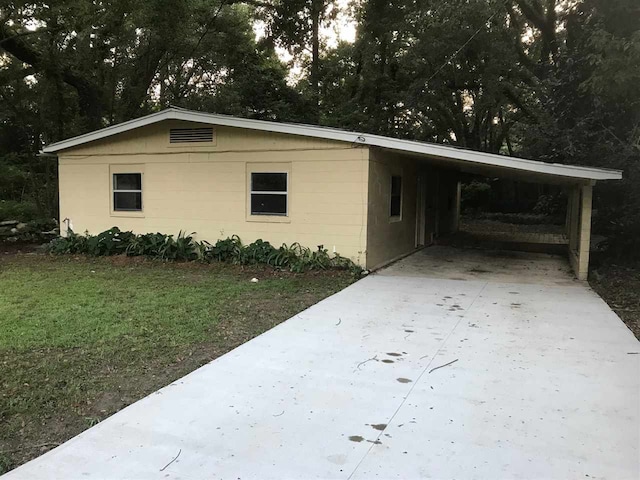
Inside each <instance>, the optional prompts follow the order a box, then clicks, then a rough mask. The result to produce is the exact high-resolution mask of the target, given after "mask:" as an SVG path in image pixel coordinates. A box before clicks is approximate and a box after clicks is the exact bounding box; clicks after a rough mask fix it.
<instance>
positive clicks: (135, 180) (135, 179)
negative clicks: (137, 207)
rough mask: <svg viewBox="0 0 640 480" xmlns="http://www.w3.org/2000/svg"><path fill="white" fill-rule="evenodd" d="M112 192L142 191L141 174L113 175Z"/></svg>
mask: <svg viewBox="0 0 640 480" xmlns="http://www.w3.org/2000/svg"><path fill="white" fill-rule="evenodd" d="M113 189H114V190H142V174H140V173H114V174H113Z"/></svg>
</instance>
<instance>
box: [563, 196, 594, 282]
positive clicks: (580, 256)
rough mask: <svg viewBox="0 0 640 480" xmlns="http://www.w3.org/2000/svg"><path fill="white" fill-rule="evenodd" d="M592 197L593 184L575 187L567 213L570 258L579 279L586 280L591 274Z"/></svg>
mask: <svg viewBox="0 0 640 480" xmlns="http://www.w3.org/2000/svg"><path fill="white" fill-rule="evenodd" d="M592 198H593V187H592V186H591V185H581V186H577V187H574V188H572V189H571V193H570V195H569V205H568V208H569V211H568V214H567V224H568V225H567V236H568V240H569V260H570V261H571V266H572V267H573V270H574V271H575V273H576V276H577V277H578V280H586V279H587V276H588V275H589V252H590V249H591V210H592Z"/></svg>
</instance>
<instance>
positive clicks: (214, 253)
mask: <svg viewBox="0 0 640 480" xmlns="http://www.w3.org/2000/svg"><path fill="white" fill-rule="evenodd" d="M194 235H195V233H190V234H188V235H187V234H186V233H184V232H182V231H180V232H179V233H178V236H177V237H174V236H173V235H165V234H163V233H146V234H143V235H136V234H134V233H133V232H129V231H126V232H123V231H121V230H120V229H119V228H118V227H113V228H110V229H109V230H105V231H104V232H101V233H99V234H98V235H89V234H85V235H78V234H76V233H74V232H73V231H68V233H67V236H66V237H59V238H56V239H54V240H52V241H51V242H50V243H49V244H48V246H47V251H48V252H50V253H52V254H56V255H63V254H78V253H82V254H86V255H92V256H107V255H117V254H125V255H127V256H145V257H149V258H154V259H159V260H165V261H195V260H197V261H200V262H205V263H209V262H214V261H218V262H230V263H234V264H240V265H258V264H259V265H270V266H272V267H274V268H278V269H289V270H290V271H292V272H297V273H301V272H305V271H308V270H326V269H329V268H337V269H348V270H351V271H352V273H354V274H358V273H360V272H361V271H362V269H361V268H360V267H359V266H358V265H356V264H355V263H353V262H352V261H351V260H349V259H348V258H345V257H341V256H340V255H338V254H335V255H334V256H331V255H329V252H328V251H327V249H326V248H324V246H323V245H318V249H317V250H314V251H312V250H311V249H309V248H307V247H304V246H302V245H300V244H299V243H292V244H291V245H287V244H284V243H283V244H282V246H280V248H275V247H274V246H273V245H271V244H270V243H269V242H267V241H265V240H262V239H258V240H256V241H255V242H252V243H250V244H249V245H246V246H244V245H242V241H241V240H240V237H238V236H237V235H233V236H231V237H228V238H225V239H221V240H218V241H217V242H216V243H215V244H213V245H212V244H211V243H209V242H207V241H205V240H202V241H196V240H194Z"/></svg>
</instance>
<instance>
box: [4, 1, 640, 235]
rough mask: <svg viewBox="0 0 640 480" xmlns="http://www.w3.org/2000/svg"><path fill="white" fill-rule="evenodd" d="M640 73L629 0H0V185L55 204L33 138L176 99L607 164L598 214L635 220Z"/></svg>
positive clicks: (639, 14)
mask: <svg viewBox="0 0 640 480" xmlns="http://www.w3.org/2000/svg"><path fill="white" fill-rule="evenodd" d="M340 9H343V10H344V9H347V10H348V11H349V13H350V14H351V15H352V17H353V19H354V22H355V24H356V38H355V41H354V42H353V43H347V42H342V43H339V44H338V45H337V46H335V47H329V46H328V42H326V41H325V40H326V38H325V37H323V33H322V32H323V29H326V28H331V26H332V25H333V23H334V21H335V19H336V15H337V13H338V12H339V11H340ZM257 22H260V23H261V24H262V25H264V32H263V35H262V36H260V38H259V39H258V37H257V36H256V31H255V30H256V28H255V27H256V24H257ZM278 49H285V50H287V51H289V52H290V54H292V55H293V58H294V62H295V64H296V68H301V69H302V74H301V75H300V76H299V77H298V81H297V82H294V81H292V77H291V75H290V73H291V68H292V65H290V64H287V63H285V62H283V61H282V59H281V57H280V56H279V55H278V51H279V50H278ZM639 84H640V5H638V2H637V0H437V1H436V0H392V1H388V0H385V1H382V0H369V1H364V0H354V1H352V2H351V3H349V4H348V5H345V4H344V3H343V2H339V1H335V0H295V1H284V0H244V1H239V0H147V1H144V2H139V1H133V0H57V1H56V2H48V3H44V2H32V1H11V0H9V1H4V2H3V3H2V4H1V6H0V199H9V200H24V199H27V200H29V201H32V202H35V203H36V205H37V206H38V208H39V209H40V211H41V213H42V214H43V215H54V214H55V210H56V180H55V168H54V165H52V163H51V160H47V159H42V158H40V157H38V156H37V153H38V151H39V150H40V148H41V147H42V145H43V143H45V142H51V141H56V140H60V139H62V138H66V137H70V136H73V135H77V134H80V133H84V132H87V131H90V130H93V129H96V128H100V127H103V126H106V125H110V124H113V123H117V122H120V121H124V120H128V119H131V118H134V117H137V116H140V115H143V114H146V113H150V112H153V111H157V110H159V109H161V108H164V107H166V106H168V105H179V106H184V107H187V108H192V109H197V110H203V111H209V112H216V113H227V114H232V115H239V116H244V117H252V118H263V119H273V120H281V121H294V122H306V123H319V124H324V125H331V126H336V127H342V128H348V129H354V130H360V131H365V132H371V133H379V134H383V135H389V136H394V137H402V138H412V139H418V140H425V141H433V142H439V143H449V144H454V145H460V146H463V147H467V148H472V149H476V150H483V151H490V152H500V153H507V154H511V155H518V156H525V157H531V158H536V159H540V160H544V161H553V162H567V163H577V164H584V165H593V166H602V167H614V168H621V169H624V170H625V178H626V179H625V181H624V182H623V184H622V186H619V185H618V186H615V187H613V188H603V189H600V190H598V195H599V198H600V199H601V200H602V199H604V200H603V201H602V202H601V204H602V206H603V209H604V211H606V213H607V215H606V216H604V217H603V218H606V223H607V225H608V226H609V227H610V228H613V229H618V230H620V231H623V232H626V233H625V235H627V236H629V235H631V237H633V235H638V236H640V194H639V189H638V188H637V184H638V181H639V180H640V171H639V170H640V167H639V162H640V89H638V85H639ZM605 200H606V201H605ZM630 232H632V233H630ZM621 235H622V234H621ZM623 236H624V235H623Z"/></svg>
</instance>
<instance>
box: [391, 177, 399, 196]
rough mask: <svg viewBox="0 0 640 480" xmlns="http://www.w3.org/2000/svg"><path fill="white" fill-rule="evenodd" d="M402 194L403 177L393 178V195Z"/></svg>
mask: <svg viewBox="0 0 640 480" xmlns="http://www.w3.org/2000/svg"><path fill="white" fill-rule="evenodd" d="M400 192H402V177H398V176H395V175H394V176H392V177H391V195H400Z"/></svg>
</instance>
